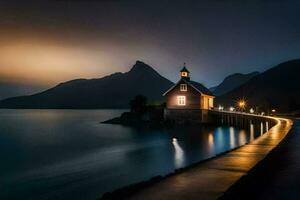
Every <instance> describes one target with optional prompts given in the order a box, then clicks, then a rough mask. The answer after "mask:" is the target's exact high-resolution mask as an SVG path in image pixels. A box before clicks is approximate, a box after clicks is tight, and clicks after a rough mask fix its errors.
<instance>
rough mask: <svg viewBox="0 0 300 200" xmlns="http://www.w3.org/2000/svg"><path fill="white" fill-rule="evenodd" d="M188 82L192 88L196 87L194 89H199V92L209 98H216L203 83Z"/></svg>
mask: <svg viewBox="0 0 300 200" xmlns="http://www.w3.org/2000/svg"><path fill="white" fill-rule="evenodd" d="M186 82H188V83H189V84H190V85H191V86H194V88H195V89H197V90H198V91H199V92H201V93H203V94H206V95H209V96H214V95H213V93H212V92H211V91H210V90H209V89H207V88H206V87H205V86H204V85H202V84H201V83H198V82H195V81H186Z"/></svg>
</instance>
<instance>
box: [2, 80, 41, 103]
mask: <svg viewBox="0 0 300 200" xmlns="http://www.w3.org/2000/svg"><path fill="white" fill-rule="evenodd" d="M44 89H45V86H39V85H32V84H25V83H14V82H9V81H0V100H1V99H5V98H9V97H15V96H21V95H30V94H34V93H37V92H40V91H43V90H44Z"/></svg>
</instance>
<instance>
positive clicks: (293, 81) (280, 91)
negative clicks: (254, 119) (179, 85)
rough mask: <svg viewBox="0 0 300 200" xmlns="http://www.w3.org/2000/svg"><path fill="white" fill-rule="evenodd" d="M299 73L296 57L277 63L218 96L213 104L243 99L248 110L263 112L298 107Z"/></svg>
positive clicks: (229, 104)
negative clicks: (251, 108)
mask: <svg viewBox="0 0 300 200" xmlns="http://www.w3.org/2000/svg"><path fill="white" fill-rule="evenodd" d="M299 74H300V59H297V60H291V61H287V62H284V63H281V64H279V65H277V66H275V67H273V68H271V69H269V70H267V71H265V72H263V73H261V74H259V75H257V76H255V77H253V78H252V79H250V80H249V81H248V82H246V83H245V84H243V85H241V86H240V87H238V88H236V89H234V90H232V91H230V92H228V93H226V94H224V95H222V96H220V97H218V98H217V103H219V104H223V105H226V106H231V105H235V104H236V101H237V100H238V99H241V98H244V99H246V101H247V104H248V109H250V107H253V108H254V109H261V110H263V111H265V112H268V111H270V110H272V109H275V110H277V111H279V112H291V111H296V110H300V89H299Z"/></svg>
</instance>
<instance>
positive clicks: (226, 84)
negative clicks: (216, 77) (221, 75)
mask: <svg viewBox="0 0 300 200" xmlns="http://www.w3.org/2000/svg"><path fill="white" fill-rule="evenodd" d="M258 74H259V72H252V73H249V74H241V73H235V74H232V75H229V76H227V77H226V78H225V79H224V80H223V81H222V83H220V84H219V85H218V86H215V87H212V88H210V90H211V91H212V92H213V93H214V95H216V96H220V95H223V94H225V93H227V92H229V91H231V90H233V89H235V88H237V87H239V86H241V85H243V84H244V83H246V82H247V81H249V80H250V79H251V78H253V77H254V76H257V75H258Z"/></svg>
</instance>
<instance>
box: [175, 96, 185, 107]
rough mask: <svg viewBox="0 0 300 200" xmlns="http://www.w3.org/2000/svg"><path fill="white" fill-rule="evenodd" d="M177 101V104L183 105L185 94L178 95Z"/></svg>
mask: <svg viewBox="0 0 300 200" xmlns="http://www.w3.org/2000/svg"><path fill="white" fill-rule="evenodd" d="M177 103H178V105H179V106H185V96H178V97H177Z"/></svg>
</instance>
